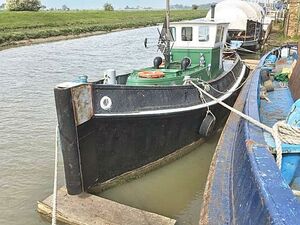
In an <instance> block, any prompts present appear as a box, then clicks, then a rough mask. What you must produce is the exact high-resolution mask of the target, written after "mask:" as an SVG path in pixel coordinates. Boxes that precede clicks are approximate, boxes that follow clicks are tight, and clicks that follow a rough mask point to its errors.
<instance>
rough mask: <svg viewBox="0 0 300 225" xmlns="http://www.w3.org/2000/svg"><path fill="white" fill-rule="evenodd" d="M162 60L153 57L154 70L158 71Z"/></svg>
mask: <svg viewBox="0 0 300 225" xmlns="http://www.w3.org/2000/svg"><path fill="white" fill-rule="evenodd" d="M162 62H163V60H162V58H161V57H159V56H158V57H155V58H154V60H153V66H154V68H155V69H159V66H160V65H161V64H162Z"/></svg>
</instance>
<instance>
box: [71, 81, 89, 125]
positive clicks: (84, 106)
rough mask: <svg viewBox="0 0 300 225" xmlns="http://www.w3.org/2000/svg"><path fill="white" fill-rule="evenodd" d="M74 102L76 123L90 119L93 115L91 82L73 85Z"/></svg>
mask: <svg viewBox="0 0 300 225" xmlns="http://www.w3.org/2000/svg"><path fill="white" fill-rule="evenodd" d="M71 92H72V103H73V108H74V117H75V121H76V125H77V126H78V125H80V124H83V123H85V122H86V121H88V120H90V119H91V118H92V116H93V114H94V113H93V103H92V102H93V101H92V87H91V85H89V84H84V85H80V86H76V87H73V88H72V89H71Z"/></svg>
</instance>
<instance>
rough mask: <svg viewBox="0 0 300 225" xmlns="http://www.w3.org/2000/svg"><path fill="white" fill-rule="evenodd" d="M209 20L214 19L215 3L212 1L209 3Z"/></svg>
mask: <svg viewBox="0 0 300 225" xmlns="http://www.w3.org/2000/svg"><path fill="white" fill-rule="evenodd" d="M210 8H211V10H210V20H212V21H214V20H215V8H216V3H212V4H211V5H210Z"/></svg>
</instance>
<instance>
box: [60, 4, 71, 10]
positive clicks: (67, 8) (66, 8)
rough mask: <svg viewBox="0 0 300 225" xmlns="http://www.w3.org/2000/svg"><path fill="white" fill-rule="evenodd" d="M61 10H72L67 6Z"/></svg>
mask: <svg viewBox="0 0 300 225" xmlns="http://www.w3.org/2000/svg"><path fill="white" fill-rule="evenodd" d="M61 9H62V10H64V11H69V10H70V8H69V7H68V6H66V5H63V6H62V7H61Z"/></svg>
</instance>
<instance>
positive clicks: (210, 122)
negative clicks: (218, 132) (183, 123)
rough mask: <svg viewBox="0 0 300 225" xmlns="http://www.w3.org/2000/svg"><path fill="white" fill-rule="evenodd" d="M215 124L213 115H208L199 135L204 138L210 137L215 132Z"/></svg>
mask: <svg viewBox="0 0 300 225" xmlns="http://www.w3.org/2000/svg"><path fill="white" fill-rule="evenodd" d="M215 124H216V118H215V117H214V116H213V115H211V114H207V115H206V116H205V118H204V120H203V121H202V124H201V126H200V129H199V134H200V135H201V136H202V137H209V136H210V135H211V134H212V132H213V131H214V128H215Z"/></svg>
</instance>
